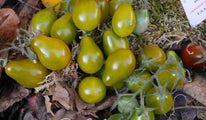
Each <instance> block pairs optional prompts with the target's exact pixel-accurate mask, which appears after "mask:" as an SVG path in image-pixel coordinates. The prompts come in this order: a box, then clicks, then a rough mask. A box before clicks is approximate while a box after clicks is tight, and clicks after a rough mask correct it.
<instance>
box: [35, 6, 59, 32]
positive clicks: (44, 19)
mask: <svg viewBox="0 0 206 120" xmlns="http://www.w3.org/2000/svg"><path fill="white" fill-rule="evenodd" d="M56 19H57V15H56V12H55V11H54V10H53V9H52V8H45V9H43V10H40V11H39V12H37V13H36V14H35V15H34V16H33V17H32V20H31V26H32V28H33V29H34V30H36V31H38V32H40V31H41V32H42V33H43V34H45V35H47V36H49V35H50V29H51V27H52V24H53V23H54V21H56Z"/></svg>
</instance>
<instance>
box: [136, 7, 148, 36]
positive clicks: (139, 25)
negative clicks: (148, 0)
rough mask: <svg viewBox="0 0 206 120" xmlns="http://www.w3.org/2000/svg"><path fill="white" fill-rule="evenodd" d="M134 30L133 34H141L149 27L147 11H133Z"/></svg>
mask: <svg viewBox="0 0 206 120" xmlns="http://www.w3.org/2000/svg"><path fill="white" fill-rule="evenodd" d="M134 14H135V20H136V22H135V28H134V31H133V32H134V33H135V34H141V33H143V32H144V31H145V30H146V29H147V28H148V25H149V13H148V10H147V9H140V10H135V11H134Z"/></svg>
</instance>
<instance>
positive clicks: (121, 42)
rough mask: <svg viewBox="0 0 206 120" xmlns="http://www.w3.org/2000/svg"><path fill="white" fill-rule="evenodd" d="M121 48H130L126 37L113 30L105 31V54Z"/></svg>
mask: <svg viewBox="0 0 206 120" xmlns="http://www.w3.org/2000/svg"><path fill="white" fill-rule="evenodd" d="M119 48H126V49H129V43H128V41H127V40H126V38H123V37H119V36H118V35H116V34H115V33H114V32H113V31H112V30H107V31H105V32H104V35H103V50H104V54H105V55H106V56H108V55H109V54H111V53H112V52H114V51H115V50H117V49H119Z"/></svg>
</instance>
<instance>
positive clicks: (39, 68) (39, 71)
mask: <svg viewBox="0 0 206 120" xmlns="http://www.w3.org/2000/svg"><path fill="white" fill-rule="evenodd" d="M5 72H6V74H7V75H8V76H9V77H11V78H13V79H14V80H16V81H17V82H18V83H19V84H21V85H22V86H24V87H27V88H35V87H38V86H40V85H41V84H40V82H42V81H43V80H44V79H45V77H46V76H47V75H48V74H49V71H48V70H47V68H45V67H44V66H43V65H42V64H41V63H40V62H39V61H35V62H33V61H31V60H30V59H23V60H18V61H10V62H9V63H8V64H7V65H6V68H5Z"/></svg>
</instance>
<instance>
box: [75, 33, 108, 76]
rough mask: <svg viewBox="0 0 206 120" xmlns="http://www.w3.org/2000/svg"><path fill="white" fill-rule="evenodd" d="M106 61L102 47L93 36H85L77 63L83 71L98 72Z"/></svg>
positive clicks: (81, 42)
mask: <svg viewBox="0 0 206 120" xmlns="http://www.w3.org/2000/svg"><path fill="white" fill-rule="evenodd" d="M103 62H104V56H103V53H102V51H101V49H100V48H99V47H98V46H97V45H96V43H95V42H94V40H93V39H92V38H91V37H88V36H84V37H83V38H82V39H81V41H80V51H79V54H78V55H77V63H78V65H79V67H80V69H81V70H82V71H84V72H85V73H88V74H93V73H96V72H98V71H99V70H100V69H101V67H102V65H103Z"/></svg>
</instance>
